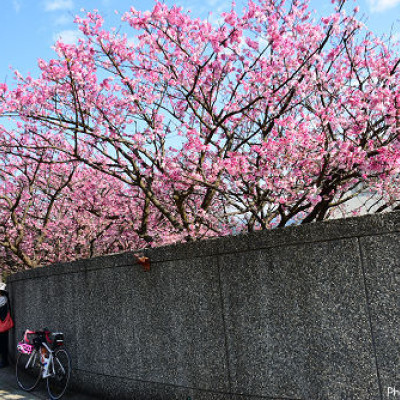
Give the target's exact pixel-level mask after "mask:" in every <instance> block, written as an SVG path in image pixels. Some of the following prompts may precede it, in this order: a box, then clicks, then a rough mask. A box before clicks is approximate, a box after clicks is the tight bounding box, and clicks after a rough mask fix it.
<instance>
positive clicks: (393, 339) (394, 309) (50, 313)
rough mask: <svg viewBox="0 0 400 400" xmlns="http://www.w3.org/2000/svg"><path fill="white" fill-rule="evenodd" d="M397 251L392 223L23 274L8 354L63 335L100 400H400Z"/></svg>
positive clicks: (363, 221)
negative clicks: (37, 337) (30, 334)
mask: <svg viewBox="0 0 400 400" xmlns="http://www.w3.org/2000/svg"><path fill="white" fill-rule="evenodd" d="M399 239H400V212H392V213H387V214H382V215H372V216H366V217H360V218H350V219H343V220H335V221H328V222H322V223H317V224H311V225H306V226H292V227H288V228H284V229H277V230H272V231H267V232H256V233H251V234H246V235H238V236H231V237H224V238H218V239H212V240H206V241H201V242H194V243H188V244H177V245H171V246H166V247H160V248H155V249H150V250H146V251H145V255H146V256H148V257H150V259H151V269H150V271H144V269H143V268H142V267H141V266H140V265H138V264H136V262H135V259H134V257H133V253H124V254H116V255H110V256H105V257H98V258H93V259H90V260H79V261H76V262H71V263H64V264H56V265H53V266H50V267H45V268H38V269H35V270H31V271H27V272H22V273H18V274H15V275H13V276H12V277H10V278H9V281H8V283H9V289H10V293H11V300H12V303H13V308H14V316H15V322H16V328H15V329H14V330H13V332H12V335H11V342H10V347H11V348H12V349H15V345H16V342H17V341H18V339H20V337H21V335H22V332H23V331H24V330H25V329H26V328H33V329H39V328H41V327H48V328H49V329H50V330H54V331H63V332H64V333H65V334H66V341H67V346H68V349H69V350H70V352H71V355H72V359H73V369H74V370H73V379H72V383H73V386H74V387H75V388H77V389H80V390H82V391H84V392H87V393H90V394H94V395H96V396H97V398H99V399H100V398H104V399H145V400H147V399H149V400H150V399H151V400H158V399H159V400H169V399H182V400H187V399H189V398H190V399H192V400H203V399H207V400H220V399H221V400H222V399H223V400H226V399H229V400H243V399H251V400H261V399H266V400H284V399H285V400H300V399H305V400H308V399H312V400H314V399H315V400H317V399H318V400H319V399H321V400H322V399H324V400H325V399H329V400H331V399H332V400H358V399H360V400H369V399H371V400H372V399H374V400H375V399H377V400H378V399H379V400H383V399H390V398H393V399H395V398H396V395H397V396H398V398H399V399H400V240H399ZM396 386H397V390H398V391H399V392H398V393H397V394H396V392H394V391H393V390H391V389H390V388H396Z"/></svg>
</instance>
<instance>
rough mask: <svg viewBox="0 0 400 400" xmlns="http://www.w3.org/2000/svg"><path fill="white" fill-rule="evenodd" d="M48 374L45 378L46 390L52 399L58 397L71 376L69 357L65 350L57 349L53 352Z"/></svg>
mask: <svg viewBox="0 0 400 400" xmlns="http://www.w3.org/2000/svg"><path fill="white" fill-rule="evenodd" d="M49 368H50V370H49V372H50V376H49V377H48V378H47V391H48V392H49V396H50V398H51V399H52V400H58V399H60V398H61V397H62V396H63V395H64V393H65V391H66V390H67V386H68V382H69V379H70V377H71V357H70V355H69V353H68V352H67V350H65V349H58V350H56V351H55V352H54V354H53V362H52V365H50V366H49Z"/></svg>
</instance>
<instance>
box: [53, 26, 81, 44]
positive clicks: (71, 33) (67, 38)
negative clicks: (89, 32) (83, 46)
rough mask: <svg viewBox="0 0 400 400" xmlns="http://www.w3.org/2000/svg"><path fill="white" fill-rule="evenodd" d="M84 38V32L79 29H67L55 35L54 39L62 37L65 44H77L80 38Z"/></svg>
mask: <svg viewBox="0 0 400 400" xmlns="http://www.w3.org/2000/svg"><path fill="white" fill-rule="evenodd" d="M82 38H83V33H82V32H81V31H79V30H77V29H75V30H72V29H71V30H65V31H61V32H58V33H55V34H54V35H53V40H54V41H56V40H59V39H61V40H62V42H63V43H65V44H75V43H78V40H79V39H82Z"/></svg>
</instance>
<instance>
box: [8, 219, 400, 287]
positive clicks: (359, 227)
mask: <svg viewBox="0 0 400 400" xmlns="http://www.w3.org/2000/svg"><path fill="white" fill-rule="evenodd" d="M394 232H400V211H392V212H388V213H382V214H372V215H365V216H362V217H352V218H344V219H335V220H327V221H322V222H316V223H312V224H307V225H292V226H288V227H285V228H278V229H272V230H268V231H257V232H251V233H243V234H239V235H235V236H224V237H218V238H210V239H207V240H202V241H198V242H189V243H176V244H171V245H166V246H161V247H156V248H152V249H144V250H143V249H142V250H137V251H135V250H132V251H129V252H124V253H117V254H111V255H105V256H98V257H94V258H91V259H81V260H77V261H71V262H65V263H56V264H52V265H48V266H45V267H40V268H35V269H32V270H28V271H22V272H18V273H16V274H13V275H11V276H10V277H9V278H8V282H13V281H18V280H25V279H34V278H39V277H46V276H52V275H59V274H68V273H76V272H88V271H91V270H97V269H103V268H116V267H124V266H129V265H132V266H133V265H136V261H135V258H134V255H133V254H134V253H136V254H138V253H144V254H145V255H146V256H148V257H149V258H150V260H151V263H152V264H154V263H160V262H164V261H172V260H181V259H190V258H197V257H207V256H215V255H222V254H230V253H238V252H246V251H252V250H259V249H266V248H273V247H284V246H292V245H297V244H302V243H314V242H325V241H330V240H341V239H349V238H357V237H365V236H378V235H383V234H389V233H394Z"/></svg>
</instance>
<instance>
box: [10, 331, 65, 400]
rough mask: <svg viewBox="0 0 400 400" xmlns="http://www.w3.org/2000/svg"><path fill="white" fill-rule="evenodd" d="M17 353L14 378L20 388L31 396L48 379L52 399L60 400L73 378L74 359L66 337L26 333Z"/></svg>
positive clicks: (58, 334)
mask: <svg viewBox="0 0 400 400" xmlns="http://www.w3.org/2000/svg"><path fill="white" fill-rule="evenodd" d="M17 350H18V356H17V362H16V366H15V374H16V378H17V383H18V386H19V387H20V388H21V389H22V390H25V391H27V392H30V391H32V390H33V389H35V388H36V387H37V385H38V384H39V382H40V380H41V379H46V380H47V392H48V393H49V396H50V399H52V400H58V399H60V398H61V397H62V396H63V395H64V393H65V392H66V390H67V386H68V383H69V380H70V377H71V357H70V355H69V353H68V352H67V350H66V349H65V348H64V334H63V333H60V332H56V333H51V332H50V331H48V330H40V331H29V330H27V331H25V333H24V337H23V340H21V341H20V342H19V343H18V345H17Z"/></svg>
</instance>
